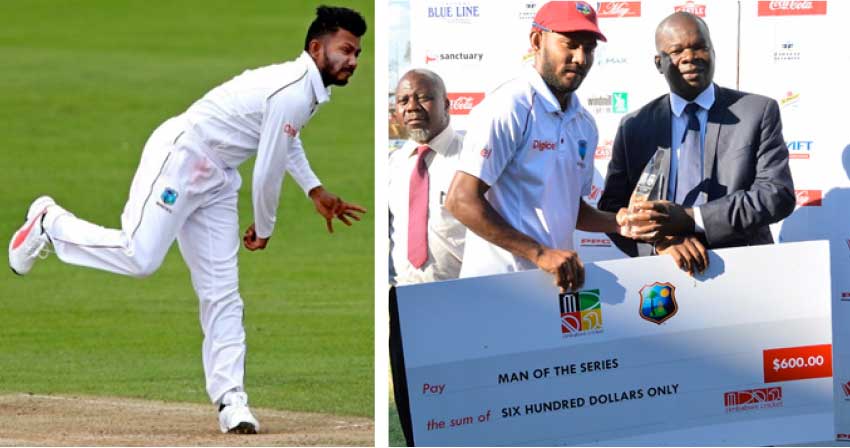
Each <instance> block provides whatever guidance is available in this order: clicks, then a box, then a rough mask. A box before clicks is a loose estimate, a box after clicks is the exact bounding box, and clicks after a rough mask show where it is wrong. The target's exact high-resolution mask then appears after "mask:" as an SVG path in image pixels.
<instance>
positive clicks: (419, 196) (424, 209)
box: [407, 145, 431, 268]
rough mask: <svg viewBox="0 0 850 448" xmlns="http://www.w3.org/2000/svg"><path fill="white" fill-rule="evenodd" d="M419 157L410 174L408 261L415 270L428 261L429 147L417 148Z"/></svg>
mask: <svg viewBox="0 0 850 448" xmlns="http://www.w3.org/2000/svg"><path fill="white" fill-rule="evenodd" d="M416 152H417V153H419V156H418V157H417V159H416V166H415V167H414V168H413V172H412V173H411V174H410V193H409V203H408V206H409V208H408V215H407V259H408V261H410V264H412V265H413V267H415V268H420V267H422V265H424V264H425V261H427V260H428V166H427V165H426V164H425V156H426V155H428V153H429V152H431V148H429V147H428V145H422V146H420V147H418V148H416Z"/></svg>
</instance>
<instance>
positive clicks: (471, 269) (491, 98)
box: [447, 1, 619, 290]
mask: <svg viewBox="0 0 850 448" xmlns="http://www.w3.org/2000/svg"><path fill="white" fill-rule="evenodd" d="M529 40H530V46H531V49H532V50H533V51H534V65H533V67H528V68H527V69H526V70H525V71H524V72H523V73H522V74H521V75H520V76H518V77H517V78H515V79H512V80H509V81H507V82H505V83H504V84H502V85H501V86H500V87H499V88H498V89H496V90H495V91H493V92H492V93H490V94H488V95H487V97H486V98H485V100H484V101H483V102H482V103H481V104H480V105H479V106H477V107H476V108H475V109H473V111H472V114H471V117H470V121H471V124H470V126H469V130H468V133H467V134H466V136H465V140H464V144H463V150H462V151H461V156H460V162H459V165H458V172H457V174H456V175H455V178H454V180H453V182H452V185H451V188H450V189H449V195H448V203H447V207H448V208H449V210H450V211H451V212H452V213H453V214H454V215H455V216H456V217H457V218H458V220H459V221H460V222H462V223H464V224H465V225H466V226H467V227H468V228H469V230H470V231H469V232H467V238H466V247H465V249H464V259H463V267H462V268H461V277H471V276H478V275H487V274H498V273H505V272H515V271H521V270H526V269H533V268H535V267H536V268H540V269H542V270H544V271H546V272H549V273H550V274H552V275H553V276H554V277H555V283H556V284H557V285H558V286H560V287H561V288H562V289H564V290H576V289H578V288H580V287H581V286H582V284H583V283H584V266H583V264H582V262H581V260H580V259H579V257H578V254H577V253H576V252H575V251H574V250H573V232H574V231H575V229H576V228H578V229H580V230H587V231H596V232H599V231H604V232H615V233H616V232H619V226H618V224H617V220H616V216H615V215H614V214H613V213H608V212H601V211H598V210H596V209H594V208H593V207H591V206H589V205H587V204H586V203H585V202H584V201H583V200H582V199H581V197H582V196H583V195H586V194H589V193H590V186H591V182H592V180H593V151H594V148H596V143H597V140H598V132H597V130H596V123H595V121H594V119H593V117H592V116H591V115H590V113H588V112H587V110H585V108H584V107H582V105H581V104H580V103H579V99H578V97H577V96H576V95H575V93H574V92H575V91H576V90H577V89H578V87H579V86H580V85H581V83H582V81H583V80H584V78H585V77H586V76H587V74H588V72H589V71H590V68H591V66H592V65H593V54H594V50H595V48H596V42H597V40H603V41H604V40H605V36H604V35H603V34H602V32H601V31H600V30H599V26H598V25H597V21H596V12H595V11H594V10H593V8H592V7H591V6H590V5H589V4H588V3H586V2H582V1H578V2H575V1H550V2H548V3H546V4H544V5H543V6H542V7H541V8H540V10H539V11H538V12H537V14H536V16H535V18H534V24H533V25H532V29H531V33H530V36H529Z"/></svg>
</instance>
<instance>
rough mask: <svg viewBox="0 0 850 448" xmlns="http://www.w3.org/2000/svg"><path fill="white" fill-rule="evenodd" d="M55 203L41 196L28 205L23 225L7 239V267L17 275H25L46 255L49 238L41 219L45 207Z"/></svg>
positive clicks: (47, 197)
mask: <svg viewBox="0 0 850 448" xmlns="http://www.w3.org/2000/svg"><path fill="white" fill-rule="evenodd" d="M51 205H56V202H55V201H54V200H53V199H52V198H51V197H49V196H42V197H40V198H38V199H36V200H35V201H33V203H32V205H30V208H29V210H28V211H27V216H26V219H25V220H24V225H23V226H21V228H20V229H18V231H17V232H15V234H14V235H12V241H9V267H10V268H12V272H14V273H15V274H18V275H26V274H27V273H29V271H30V269H32V265H33V264H35V261H36V260H37V259H38V258H44V257H46V256H47V253H49V252H47V250H48V249H47V246H48V245H49V244H50V240H49V239H48V238H47V234H46V233H44V228H43V227H42V220H43V219H44V215H45V214H46V213H47V207H49V206H51Z"/></svg>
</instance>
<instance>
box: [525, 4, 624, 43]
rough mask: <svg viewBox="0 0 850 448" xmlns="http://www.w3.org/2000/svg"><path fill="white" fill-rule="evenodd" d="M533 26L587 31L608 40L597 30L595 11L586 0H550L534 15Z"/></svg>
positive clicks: (600, 38) (556, 31)
mask: <svg viewBox="0 0 850 448" xmlns="http://www.w3.org/2000/svg"><path fill="white" fill-rule="evenodd" d="M532 26H533V27H534V28H537V29H540V30H543V31H551V32H555V33H573V32H578V31H587V32H591V33H593V34H595V35H596V38H597V39H599V40H601V41H603V42H608V39H605V35H603V34H602V32H601V31H599V24H598V23H597V22H596V11H594V9H593V7H592V6H590V5H589V4H588V3H587V2H564V1H551V2H548V3H546V4H545V5H543V6H542V7H541V8H540V10H539V11H537V15H535V16H534V23H533V24H532Z"/></svg>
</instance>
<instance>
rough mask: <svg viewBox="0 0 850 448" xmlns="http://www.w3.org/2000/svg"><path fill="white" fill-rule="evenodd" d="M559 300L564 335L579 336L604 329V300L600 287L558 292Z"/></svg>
mask: <svg viewBox="0 0 850 448" xmlns="http://www.w3.org/2000/svg"><path fill="white" fill-rule="evenodd" d="M558 302H559V303H560V306H561V333H562V334H563V335H565V336H566V335H570V336H578V335H579V334H581V333H588V332H592V333H600V332H601V331H602V301H601V299H600V297H599V290H598V289H590V290H587V291H579V292H567V293H563V294H558ZM592 330H595V331H592Z"/></svg>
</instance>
